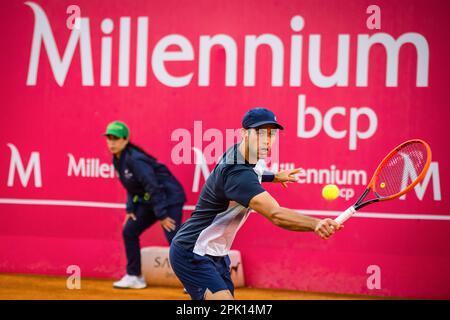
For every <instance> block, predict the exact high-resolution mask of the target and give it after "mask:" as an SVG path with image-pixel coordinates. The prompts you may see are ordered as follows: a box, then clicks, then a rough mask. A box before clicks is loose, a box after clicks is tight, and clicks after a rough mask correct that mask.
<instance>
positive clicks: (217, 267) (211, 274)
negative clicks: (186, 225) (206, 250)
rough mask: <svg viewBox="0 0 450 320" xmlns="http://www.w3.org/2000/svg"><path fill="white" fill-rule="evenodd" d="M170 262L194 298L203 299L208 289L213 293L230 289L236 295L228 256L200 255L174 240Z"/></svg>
mask: <svg viewBox="0 0 450 320" xmlns="http://www.w3.org/2000/svg"><path fill="white" fill-rule="evenodd" d="M169 259H170V264H171V266H172V269H173V271H174V272H175V274H176V275H177V277H178V279H180V281H181V282H182V283H183V285H184V288H185V289H186V291H187V292H188V293H189V295H190V296H191V298H192V299H193V300H202V299H203V298H204V295H205V292H206V289H209V291H211V292H212V293H215V292H217V291H222V290H229V291H230V292H231V294H232V295H234V285H233V282H232V281H231V275H230V258H229V257H228V256H223V257H214V256H209V255H205V256H200V255H198V254H195V253H194V252H192V251H191V250H187V249H185V248H183V247H182V246H180V245H178V244H176V243H175V242H172V244H171V245H170V254H169Z"/></svg>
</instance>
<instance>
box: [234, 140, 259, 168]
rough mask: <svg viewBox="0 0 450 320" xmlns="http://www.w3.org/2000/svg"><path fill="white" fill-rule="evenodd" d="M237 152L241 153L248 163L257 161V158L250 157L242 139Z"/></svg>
mask: <svg viewBox="0 0 450 320" xmlns="http://www.w3.org/2000/svg"><path fill="white" fill-rule="evenodd" d="M238 152H240V153H241V155H242V157H243V158H244V159H245V161H247V162H248V163H250V164H256V163H257V162H258V159H257V158H256V157H250V152H249V149H248V148H247V145H246V144H245V142H244V141H242V143H241V144H239V147H238Z"/></svg>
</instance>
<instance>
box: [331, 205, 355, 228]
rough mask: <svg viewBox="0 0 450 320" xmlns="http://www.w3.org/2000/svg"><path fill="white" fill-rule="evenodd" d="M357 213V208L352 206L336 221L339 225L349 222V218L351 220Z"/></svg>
mask: <svg viewBox="0 0 450 320" xmlns="http://www.w3.org/2000/svg"><path fill="white" fill-rule="evenodd" d="M355 212H356V210H355V208H354V207H353V206H351V207H350V208H348V209H347V210H345V211H344V212H342V213H341V214H340V215H339V216H338V217H337V218H336V219H334V221H336V222H337V223H339V224H342V223H344V222H345V221H347V220H348V218H350V217H351V216H352V215H353V214H354V213H355Z"/></svg>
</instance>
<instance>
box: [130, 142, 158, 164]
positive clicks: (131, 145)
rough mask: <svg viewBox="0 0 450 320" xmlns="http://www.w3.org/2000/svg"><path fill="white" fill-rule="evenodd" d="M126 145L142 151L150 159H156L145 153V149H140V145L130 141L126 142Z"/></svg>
mask: <svg viewBox="0 0 450 320" xmlns="http://www.w3.org/2000/svg"><path fill="white" fill-rule="evenodd" d="M128 145H129V146H130V148H132V149H134V150H137V151H139V152H142V153H143V154H145V155H146V156H147V157H149V158H150V159H151V160H153V161H156V158H155V157H154V156H152V155H150V154H148V153H147V151H145V150H144V149H142V148H141V147H140V146H138V145H136V144H134V143H132V142H128Z"/></svg>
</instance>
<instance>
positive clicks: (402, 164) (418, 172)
mask: <svg viewBox="0 0 450 320" xmlns="http://www.w3.org/2000/svg"><path fill="white" fill-rule="evenodd" d="M430 163H431V149H430V146H429V145H428V144H427V143H426V142H425V141H422V140H419V139H414V140H409V141H406V142H404V143H402V144H401V145H399V146H398V147H397V148H395V149H394V150H392V151H391V152H390V153H389V154H388V155H387V156H386V157H385V158H384V159H383V161H381V163H380V164H379V165H378V168H377V169H376V170H375V173H374V174H373V176H372V179H371V180H370V182H369V184H368V185H367V187H366V190H365V191H364V193H363V194H362V195H361V197H360V198H359V199H358V201H356V203H355V204H354V205H353V206H351V207H350V208H348V209H347V210H345V211H344V212H343V213H341V214H340V215H339V216H338V217H337V218H336V219H334V221H336V222H337V223H339V224H342V223H344V222H345V221H347V219H349V218H350V217H351V216H352V215H354V214H355V212H356V211H358V210H359V209H361V208H364V207H365V206H368V205H369V204H372V203H376V202H380V201H388V200H393V199H397V198H399V197H401V196H402V195H404V194H405V193H407V192H408V191H410V190H411V189H413V188H414V187H415V186H416V185H417V184H418V183H419V182H420V181H422V179H423V178H424V177H425V174H426V173H427V170H428V168H429V167H430ZM371 191H372V193H373V195H374V196H373V197H372V199H370V200H365V199H366V197H367V196H368V195H369V193H370V192H371Z"/></svg>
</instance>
